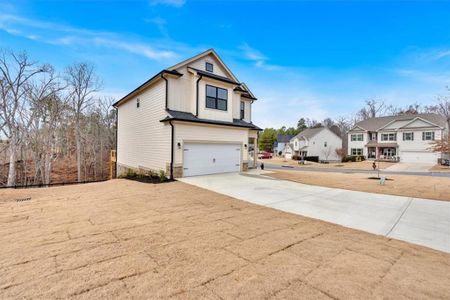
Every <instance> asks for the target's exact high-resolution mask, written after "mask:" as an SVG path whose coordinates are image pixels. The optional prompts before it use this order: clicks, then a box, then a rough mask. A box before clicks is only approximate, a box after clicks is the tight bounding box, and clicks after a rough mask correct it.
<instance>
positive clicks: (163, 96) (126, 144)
mask: <svg viewBox="0 0 450 300" xmlns="http://www.w3.org/2000/svg"><path fill="white" fill-rule="evenodd" d="M255 100H256V97H255V96H254V95H253V93H252V92H251V91H250V89H249V88H248V87H247V86H246V85H245V84H244V83H242V82H240V81H239V80H238V79H237V78H236V77H235V76H234V75H233V73H232V72H231V71H230V69H229V68H228V67H227V66H226V65H225V64H224V62H223V61H222V60H221V59H220V57H219V56H218V55H217V53H216V52H215V51H214V50H213V49H210V50H207V51H205V52H203V53H201V54H199V55H197V56H194V57H192V58H190V59H187V60H185V61H183V62H181V63H179V64H177V65H175V66H172V67H170V68H167V69H165V70H162V71H161V72H159V73H158V74H156V75H155V76H153V77H152V78H150V79H149V80H147V81H146V82H145V83H143V84H142V85H141V86H139V87H138V88H136V89H135V90H133V91H132V92H131V93H129V94H128V95H126V96H125V97H123V98H122V99H120V100H119V101H118V102H116V103H115V104H114V107H115V108H116V109H117V114H118V118H117V128H118V131H117V166H118V167H117V173H118V175H120V174H123V173H124V172H126V170H127V169H129V168H131V169H142V170H153V171H159V170H164V171H166V172H167V174H170V176H171V177H172V176H173V177H184V176H194V175H203V174H213V173H223V172H236V171H245V170H247V168H252V167H255V166H256V159H255V151H256V145H257V136H258V134H257V133H258V131H259V130H261V129H260V128H259V127H257V126H255V125H254V124H253V123H252V104H253V102H254V101H255Z"/></svg>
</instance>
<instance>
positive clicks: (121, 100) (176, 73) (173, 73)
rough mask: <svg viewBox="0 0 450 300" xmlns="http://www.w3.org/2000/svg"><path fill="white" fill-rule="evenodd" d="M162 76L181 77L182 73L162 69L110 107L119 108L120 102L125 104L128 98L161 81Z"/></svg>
mask: <svg viewBox="0 0 450 300" xmlns="http://www.w3.org/2000/svg"><path fill="white" fill-rule="evenodd" d="M163 74H169V75H173V76H177V77H181V76H183V74H182V73H180V72H178V71H176V70H166V69H164V70H162V71H160V72H158V73H157V74H156V75H155V76H153V77H151V78H150V79H149V80H147V81H146V82H144V83H143V84H141V85H140V86H138V87H137V88H135V89H134V90H132V91H131V92H129V93H128V94H127V95H125V96H124V97H122V98H121V99H120V100H119V101H116V102H115V103H114V104H113V105H112V106H113V107H114V108H117V107H119V106H120V104H122V102H125V101H126V100H128V98H130V97H131V96H132V95H135V94H136V93H138V92H140V91H142V90H144V89H145V88H146V87H147V86H148V85H150V84H151V83H152V82H156V81H157V80H159V79H161V75H163Z"/></svg>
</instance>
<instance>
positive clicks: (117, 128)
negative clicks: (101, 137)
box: [115, 107, 119, 178]
mask: <svg viewBox="0 0 450 300" xmlns="http://www.w3.org/2000/svg"><path fill="white" fill-rule="evenodd" d="M115 109H116V178H117V173H118V169H119V168H118V167H117V165H118V162H117V160H118V156H117V147H118V140H119V135H118V133H119V108H118V107H115Z"/></svg>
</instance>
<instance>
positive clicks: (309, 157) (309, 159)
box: [305, 156, 319, 162]
mask: <svg viewBox="0 0 450 300" xmlns="http://www.w3.org/2000/svg"><path fill="white" fill-rule="evenodd" d="M305 160H306V161H313V162H319V157H318V156H305Z"/></svg>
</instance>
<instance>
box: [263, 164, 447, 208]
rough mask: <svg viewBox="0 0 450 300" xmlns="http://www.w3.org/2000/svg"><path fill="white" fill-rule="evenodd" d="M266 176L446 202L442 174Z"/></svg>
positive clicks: (288, 173) (287, 173) (280, 173)
mask: <svg viewBox="0 0 450 300" xmlns="http://www.w3.org/2000/svg"><path fill="white" fill-rule="evenodd" d="M267 175H269V176H272V177H274V178H278V179H285V180H291V181H295V182H300V183H305V184H312V185H319V186H326V187H332V188H340V189H346V190H352V191H360V192H370V193H377V194H386V195H397V196H406V197H414V198H425V199H435V200H443V201H450V179H449V178H444V177H430V176H412V175H389V174H388V175H386V174H383V175H382V176H386V178H388V179H392V180H386V181H385V184H384V185H380V181H379V180H373V179H368V178H369V177H373V176H376V173H374V174H365V173H351V174H349V173H326V172H305V171H301V172H298V171H277V172H272V173H269V174H267Z"/></svg>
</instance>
